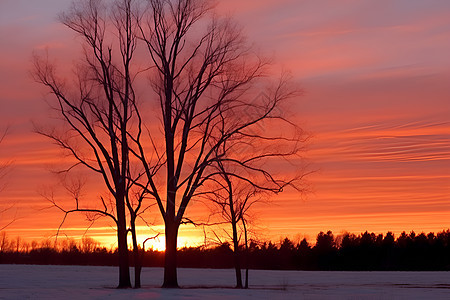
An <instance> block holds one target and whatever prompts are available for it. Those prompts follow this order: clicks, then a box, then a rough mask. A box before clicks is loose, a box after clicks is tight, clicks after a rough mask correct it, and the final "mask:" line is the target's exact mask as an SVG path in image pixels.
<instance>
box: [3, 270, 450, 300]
mask: <svg viewBox="0 0 450 300" xmlns="http://www.w3.org/2000/svg"><path fill="white" fill-rule="evenodd" d="M162 275H163V271H162V269H160V268H144V269H143V274H142V284H143V288H142V289H139V290H133V289H128V290H117V289H115V288H114V287H115V285H116V284H117V276H118V270H117V268H115V267H87V266H35V265H0V299H64V300H70V299H127V300H129V299H271V300H275V299H450V272H304V271H259V270H258V271H256V270H250V281H249V283H250V289H248V290H236V289H233V288H232V287H233V286H234V271H233V270H211V269H179V271H178V276H179V283H180V285H181V286H182V287H183V288H182V289H175V290H166V289H161V288H160V287H159V286H160V285H161V283H162Z"/></svg>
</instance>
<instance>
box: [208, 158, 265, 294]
mask: <svg viewBox="0 0 450 300" xmlns="http://www.w3.org/2000/svg"><path fill="white" fill-rule="evenodd" d="M218 171H219V174H220V180H217V184H218V185H219V189H217V190H214V192H213V193H211V194H212V196H211V201H213V203H215V204H216V206H217V207H218V208H219V212H218V214H219V215H220V217H221V219H223V220H224V221H225V222H226V223H227V224H229V225H231V232H232V233H231V235H229V238H230V239H231V241H232V244H233V254H234V268H235V275H236V288H243V287H244V286H243V284H242V272H241V268H242V255H241V245H240V241H241V232H240V230H239V223H241V224H242V225H243V226H242V228H243V233H244V238H245V243H244V246H245V248H246V249H247V226H246V217H247V211H248V210H249V209H250V208H251V206H253V204H255V203H257V202H258V201H259V197H257V196H258V195H257V193H258V191H257V190H256V189H255V188H254V187H253V186H252V185H250V184H247V183H246V182H245V183H244V184H242V182H240V181H239V180H236V179H235V178H234V177H233V175H234V174H233V173H229V171H227V170H226V169H225V167H224V165H223V163H222V162H218ZM239 183H240V184H239ZM225 232H228V231H226V230H225ZM247 270H248V268H247ZM246 283H247V284H248V271H247V273H246ZM246 287H247V285H246Z"/></svg>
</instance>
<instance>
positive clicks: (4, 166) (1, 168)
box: [0, 128, 16, 231]
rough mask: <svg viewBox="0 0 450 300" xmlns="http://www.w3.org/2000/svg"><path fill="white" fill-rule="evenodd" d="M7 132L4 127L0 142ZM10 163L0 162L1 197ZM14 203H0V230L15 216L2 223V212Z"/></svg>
mask: <svg viewBox="0 0 450 300" xmlns="http://www.w3.org/2000/svg"><path fill="white" fill-rule="evenodd" d="M7 134H8V128H6V129H4V130H3V132H2V133H0V144H1V143H2V142H3V140H4V139H5V137H6V135H7ZM10 165H11V163H10V162H3V161H2V162H0V197H1V193H2V192H3V190H4V189H5V186H6V182H5V181H6V180H5V179H6V175H7V174H8V171H9V167H10ZM13 206H14V204H9V205H3V203H1V205H0V220H1V221H2V222H1V223H0V231H2V230H4V229H5V228H7V227H8V226H9V225H11V224H12V223H13V222H14V221H15V220H16V218H15V217H14V218H12V219H11V220H10V221H7V222H6V223H4V220H5V219H4V218H3V217H2V216H3V214H5V213H6V212H7V211H8V210H10V209H11V208H13Z"/></svg>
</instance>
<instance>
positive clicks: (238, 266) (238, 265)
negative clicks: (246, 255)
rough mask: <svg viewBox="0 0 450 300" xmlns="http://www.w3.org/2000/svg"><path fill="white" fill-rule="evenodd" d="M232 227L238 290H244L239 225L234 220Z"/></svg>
mask: <svg viewBox="0 0 450 300" xmlns="http://www.w3.org/2000/svg"><path fill="white" fill-rule="evenodd" d="M231 225H232V227H233V255H234V269H235V271H236V288H237V289H242V274H241V257H240V252H239V241H238V237H237V224H236V220H235V219H234V218H233V220H232V222H231Z"/></svg>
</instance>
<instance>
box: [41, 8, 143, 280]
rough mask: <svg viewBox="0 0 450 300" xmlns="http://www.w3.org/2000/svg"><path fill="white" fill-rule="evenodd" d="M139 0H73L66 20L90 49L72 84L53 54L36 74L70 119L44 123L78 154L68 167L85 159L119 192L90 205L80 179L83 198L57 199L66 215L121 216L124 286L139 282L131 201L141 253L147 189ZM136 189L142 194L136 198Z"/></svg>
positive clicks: (75, 188)
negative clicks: (140, 164)
mask: <svg viewBox="0 0 450 300" xmlns="http://www.w3.org/2000/svg"><path fill="white" fill-rule="evenodd" d="M133 2H134V1H132V0H121V1H117V2H115V3H114V4H111V6H104V4H103V2H102V1H96V0H86V1H80V2H73V5H72V8H71V10H70V11H68V13H64V14H62V15H61V16H60V19H61V21H62V23H63V24H64V25H66V26H67V27H68V28H69V29H71V30H72V31H74V32H75V33H77V34H78V35H79V36H81V38H82V43H83V54H84V57H83V60H82V61H81V62H80V63H79V64H78V65H76V75H75V78H72V82H73V84H72V85H69V84H67V82H66V81H65V80H64V79H61V78H60V77H58V75H57V72H56V67H55V66H54V65H53V64H52V63H50V62H49V60H48V58H46V57H40V56H37V55H35V57H34V77H35V80H36V81H37V82H39V83H41V84H43V85H45V86H46V87H47V88H48V89H49V90H50V92H51V94H53V96H54V98H55V99H56V105H55V106H54V108H55V110H57V112H58V113H59V115H60V116H61V117H62V120H63V121H64V123H65V127H64V128H63V130H58V128H52V129H42V128H37V129H36V130H37V132H38V133H40V134H42V135H44V136H47V137H49V138H50V139H52V140H53V141H54V142H55V143H56V144H57V145H59V146H60V147H61V148H62V149H64V150H65V151H67V152H68V153H69V154H70V155H71V156H72V157H73V158H75V160H76V163H75V164H74V165H71V166H70V167H68V168H67V169H65V170H62V171H60V173H61V174H68V173H69V172H70V171H72V170H73V169H75V168H77V167H84V168H86V169H88V170H90V171H91V172H92V173H94V174H97V175H98V176H99V178H101V180H102V181H103V183H104V184H105V186H106V188H107V190H108V191H109V193H110V195H111V196H112V197H113V199H114V200H113V201H107V200H105V199H103V197H101V198H100V202H99V203H97V204H96V205H95V204H93V203H92V201H90V205H87V206H83V205H82V203H81V201H80V198H79V195H80V192H79V189H80V188H81V185H79V184H76V185H72V186H70V189H69V190H70V191H71V193H72V194H73V196H74V197H73V198H74V200H75V202H76V203H75V208H73V209H64V208H62V207H61V206H59V205H57V203H56V202H54V201H53V200H52V199H50V200H51V201H53V203H54V204H55V206H57V207H58V208H59V209H61V210H62V211H63V212H64V213H65V216H67V215H68V214H69V213H73V212H85V213H93V214H94V215H103V216H107V217H109V218H111V219H112V220H113V221H114V222H115V224H116V228H117V242H118V254H119V255H118V256H119V285H118V287H119V288H127V287H130V286H131V283H130V274H129V262H128V247H127V220H126V214H127V208H128V213H129V214H130V215H131V220H130V221H131V229H130V230H131V232H132V236H133V245H135V248H134V249H135V253H136V251H138V249H137V246H136V240H135V238H136V236H135V226H134V224H135V221H136V217H137V214H138V212H139V209H141V208H142V201H143V199H144V197H145V192H144V191H143V190H142V189H140V188H139V189H137V191H134V192H133V190H136V185H135V184H134V181H135V179H136V176H139V175H136V174H134V173H133V168H132V167H130V166H131V162H130V151H131V150H130V147H132V146H133V145H132V143H133V139H135V136H137V135H139V134H140V133H141V132H142V128H141V122H140V116H139V112H138V109H137V103H136V102H137V101H136V95H135V90H134V85H133V82H134V80H135V76H136V73H137V72H138V71H135V70H134V69H133V57H134V55H135V51H136V47H137V24H136V20H135V19H134V18H133V12H132V11H133V9H134V7H133ZM132 136H133V137H132ZM139 190H140V191H139ZM133 195H137V197H136V198H135V199H133ZM93 218H94V219H95V217H93ZM64 219H65V218H64ZM135 255H136V254H135ZM137 275H138V274H137ZM137 280H139V277H137ZM138 285H140V284H139V282H138Z"/></svg>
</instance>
